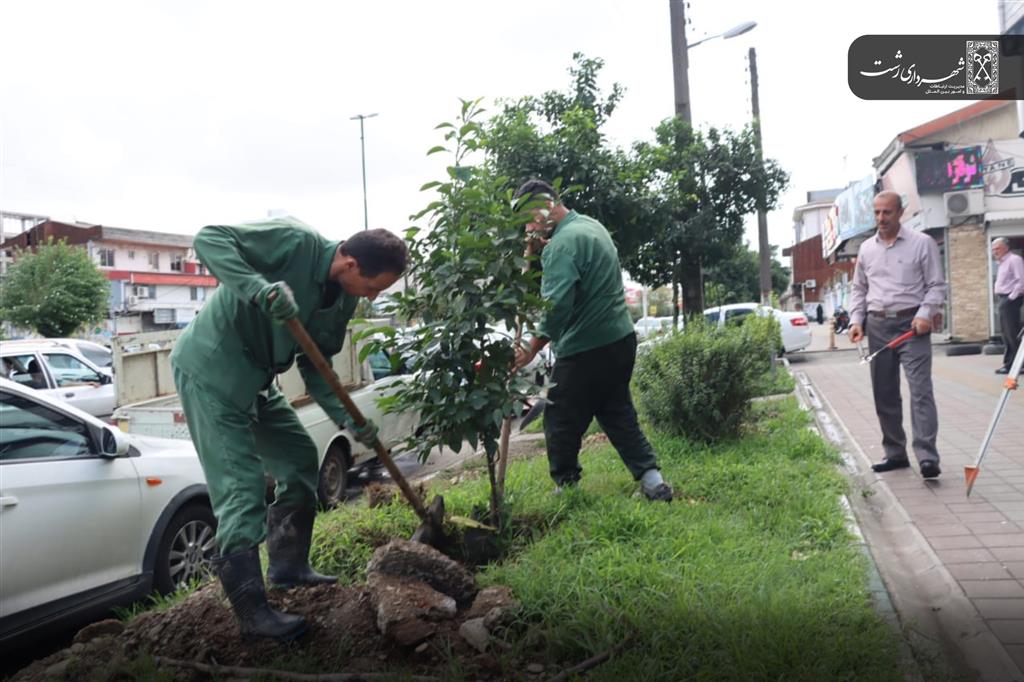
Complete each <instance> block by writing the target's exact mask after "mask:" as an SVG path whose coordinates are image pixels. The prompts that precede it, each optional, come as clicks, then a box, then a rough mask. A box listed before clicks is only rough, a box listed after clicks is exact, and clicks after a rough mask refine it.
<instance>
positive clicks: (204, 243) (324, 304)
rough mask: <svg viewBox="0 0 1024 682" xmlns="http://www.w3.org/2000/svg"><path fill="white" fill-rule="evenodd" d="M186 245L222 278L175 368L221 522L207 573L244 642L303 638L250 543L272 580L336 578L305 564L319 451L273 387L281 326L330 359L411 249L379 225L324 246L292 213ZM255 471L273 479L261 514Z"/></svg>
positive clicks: (343, 416)
mask: <svg viewBox="0 0 1024 682" xmlns="http://www.w3.org/2000/svg"><path fill="white" fill-rule="evenodd" d="M193 246H194V248H195V251H196V255H197V256H198V257H199V260H200V261H202V263H203V264H204V265H205V266H206V267H207V268H208V269H209V270H210V272H211V273H212V274H213V275H214V276H215V277H216V278H217V280H218V283H219V286H218V287H217V290H216V292H215V293H214V294H213V296H212V297H211V298H210V299H209V300H208V301H207V303H206V306H205V307H204V308H203V309H202V311H200V313H199V314H198V315H197V316H196V318H195V319H194V320H193V321H192V323H191V324H190V325H189V326H188V328H187V329H186V330H185V331H184V333H183V334H182V335H181V338H180V339H179V340H178V342H177V344H176V345H175V347H174V350H173V352H172V353H171V363H172V366H173V371H174V382H175V384H176V385H177V388H178V395H179V397H180V398H181V404H182V408H183V410H184V412H185V417H186V420H187V421H188V428H189V433H190V434H191V435H192V442H193V443H194V444H195V448H196V451H197V452H198V453H199V460H200V462H201V463H202V466H203V473H204V474H205V476H206V483H207V487H208V488H209V493H210V501H211V503H212V505H213V512H214V514H215V515H216V517H217V522H218V528H217V546H218V550H219V554H218V556H217V558H216V559H215V560H214V562H213V564H214V569H215V571H216V573H217V576H218V578H220V581H221V583H222V584H223V586H224V590H225V592H226V593H227V595H228V599H229V601H230V602H231V606H232V608H233V609H234V612H235V616H236V618H237V619H238V622H239V626H240V629H241V631H242V635H243V636H246V637H253V636H256V637H271V638H274V639H279V640H290V639H294V638H295V637H298V636H300V635H301V634H302V633H303V632H305V630H306V626H307V625H306V622H305V619H303V618H302V617H301V616H296V615H290V614H286V613H280V612H277V611H275V610H273V609H272V608H270V606H269V605H268V604H267V598H266V591H265V588H264V583H263V574H262V572H261V571H260V559H259V551H258V549H259V544H260V543H261V542H263V540H264V539H266V541H267V550H268V554H269V559H270V561H269V566H268V570H267V578H268V580H269V581H270V582H271V583H272V584H275V585H280V586H286V587H290V586H294V585H310V584H314V585H315V584H319V583H329V582H334V581H336V578H334V577H331V576H324V575H321V574H319V573H317V572H316V571H314V570H313V569H312V568H310V566H309V547H310V540H311V537H312V532H313V519H314V516H315V515H316V502H317V499H316V490H317V469H318V457H317V451H316V446H315V445H314V443H313V440H312V439H311V438H310V437H309V434H308V433H306V430H305V429H304V428H303V427H302V424H301V423H300V422H299V419H298V416H297V415H296V414H295V410H294V409H293V408H292V406H291V405H290V404H289V403H288V401H287V400H286V399H285V397H284V396H283V395H282V394H281V392H280V391H279V390H278V389H277V387H276V386H275V384H274V377H275V375H276V374H278V373H280V372H283V371H285V370H286V369H288V367H290V366H291V364H292V362H293V361H294V360H296V350H297V344H296V342H295V340H294V338H293V337H292V335H291V333H290V331H289V330H288V328H287V326H285V324H284V321H285V320H287V319H290V318H292V317H297V318H298V319H299V320H300V321H301V322H302V324H303V325H304V326H305V327H306V329H307V331H308V332H309V334H310V336H311V337H312V338H313V340H314V341H315V342H316V344H317V346H318V347H319V348H320V350H321V351H322V352H323V354H324V355H325V356H326V357H328V358H329V357H331V356H333V355H335V354H337V353H338V352H339V351H340V350H341V347H342V344H343V343H344V340H345V328H346V326H347V324H348V321H349V319H350V318H351V317H352V314H353V312H354V311H355V307H356V303H357V302H358V299H359V297H361V296H362V297H366V298H368V299H370V300H371V301H372V300H373V299H374V298H376V297H377V295H378V294H379V293H380V292H381V291H383V290H385V289H387V288H388V287H390V286H391V285H392V284H394V283H395V282H396V281H397V280H398V278H399V277H400V276H401V274H402V273H403V272H404V271H405V268H406V262H407V250H406V246H405V244H404V243H403V242H402V240H401V239H399V238H398V237H397V236H395V235H394V234H392V233H391V232H388V231H387V230H364V231H362V232H358V233H356V234H355V236H353V237H351V238H349V239H347V240H345V241H343V242H337V241H328V240H327V239H325V238H324V237H322V236H321V235H320V234H318V233H317V232H316V231H315V230H313V229H312V228H310V227H309V226H307V225H305V224H303V223H302V222H300V221H298V220H295V219H293V218H278V219H273V220H269V221H267V222H264V223H258V224H249V225H234V226H227V225H211V226H208V227H204V228H203V229H202V230H200V231H199V234H198V235H196V238H195V241H194V243H193ZM297 362H298V366H299V371H300V373H301V375H302V377H303V380H304V381H305V384H306V389H307V392H308V393H309V395H310V396H312V397H313V399H314V400H316V402H317V404H319V405H320V407H322V408H323V410H324V412H326V413H327V415H328V416H329V417H330V418H331V419H332V420H333V421H334V422H335V423H336V424H338V425H339V426H341V427H343V428H346V429H348V430H349V431H351V432H352V433H353V435H354V436H355V438H356V440H357V441H358V442H360V443H363V444H364V445H366V446H367V447H371V446H372V444H373V442H374V439H375V438H376V427H375V426H374V425H373V424H372V423H371V422H367V424H366V425H365V426H364V427H363V428H362V429H359V428H357V427H356V426H355V424H354V423H353V421H352V419H351V417H350V416H349V415H348V413H347V412H346V411H345V409H344V408H343V407H342V405H341V402H340V401H339V400H338V398H337V396H336V395H335V394H334V393H333V392H332V391H331V389H330V387H329V386H328V384H327V382H326V381H324V379H323V377H321V376H320V374H319V373H318V372H317V370H316V368H315V367H314V366H313V364H312V362H311V361H310V360H309V359H308V358H307V357H306V356H305V355H303V354H300V355H299V356H298V358H297ZM264 472H266V474H268V475H270V476H271V477H272V478H273V479H274V480H275V481H276V487H275V491H274V493H275V499H274V502H273V504H271V505H270V508H269V509H267V507H266V503H265V489H266V484H265V478H264Z"/></svg>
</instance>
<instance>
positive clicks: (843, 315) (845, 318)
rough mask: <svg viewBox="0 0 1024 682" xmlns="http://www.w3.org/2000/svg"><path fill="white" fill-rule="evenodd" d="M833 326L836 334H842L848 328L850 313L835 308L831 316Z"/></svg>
mask: <svg viewBox="0 0 1024 682" xmlns="http://www.w3.org/2000/svg"><path fill="white" fill-rule="evenodd" d="M832 319H833V324H834V325H835V330H836V334H842V333H843V332H845V331H846V330H847V329H849V328H850V313H848V312H847V311H846V309H845V308H836V312H835V314H834V315H833V316H832Z"/></svg>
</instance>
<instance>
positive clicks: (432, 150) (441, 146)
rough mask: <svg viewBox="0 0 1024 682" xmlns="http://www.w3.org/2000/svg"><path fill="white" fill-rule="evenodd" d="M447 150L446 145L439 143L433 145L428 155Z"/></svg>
mask: <svg viewBox="0 0 1024 682" xmlns="http://www.w3.org/2000/svg"><path fill="white" fill-rule="evenodd" d="M446 151H448V148H447V147H445V146H444V145H440V144H439V145H437V146H436V147H431V148H430V151H428V152H427V156H430V155H431V154H437V153H438V152H446ZM439 184H440V183H439Z"/></svg>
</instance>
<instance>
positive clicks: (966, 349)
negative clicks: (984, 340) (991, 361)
mask: <svg viewBox="0 0 1024 682" xmlns="http://www.w3.org/2000/svg"><path fill="white" fill-rule="evenodd" d="M946 355H981V344H978V343H961V344H955V345H952V346H948V347H947V348H946Z"/></svg>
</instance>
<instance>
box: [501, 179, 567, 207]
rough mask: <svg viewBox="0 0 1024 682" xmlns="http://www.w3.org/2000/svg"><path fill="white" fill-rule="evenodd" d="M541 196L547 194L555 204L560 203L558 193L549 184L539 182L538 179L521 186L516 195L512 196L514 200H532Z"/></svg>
mask: <svg viewBox="0 0 1024 682" xmlns="http://www.w3.org/2000/svg"><path fill="white" fill-rule="evenodd" d="M539 194H546V195H547V196H549V197H551V200H552V201H554V202H555V203H558V201H559V198H558V191H557V190H556V189H555V188H554V187H552V186H551V185H550V184H549V183H547V182H544V181H543V180H538V179H537V178H531V179H530V180H527V181H526V182H524V183H523V184H521V185H519V189H517V190H516V193H515V194H514V195H512V198H513V199H520V198H522V197H526V198H527V199H532V198H533V197H535V196H537V195H539Z"/></svg>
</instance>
